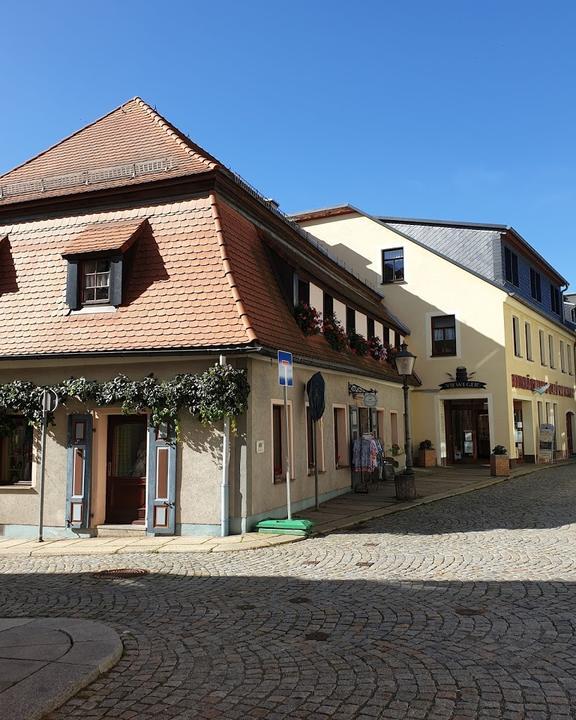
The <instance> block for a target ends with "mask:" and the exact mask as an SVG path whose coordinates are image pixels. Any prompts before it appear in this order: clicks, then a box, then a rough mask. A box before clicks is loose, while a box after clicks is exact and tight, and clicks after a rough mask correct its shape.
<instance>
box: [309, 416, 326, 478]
mask: <svg viewBox="0 0 576 720" xmlns="http://www.w3.org/2000/svg"><path fill="white" fill-rule="evenodd" d="M323 422H324V421H323V418H320V420H317V421H316V422H315V423H314V422H313V421H312V414H311V413H310V406H309V405H308V403H306V450H307V458H308V472H309V473H311V472H314V443H313V442H312V440H313V439H314V440H315V441H316V460H317V463H318V472H324V470H325V467H324V425H323ZM314 430H315V432H314Z"/></svg>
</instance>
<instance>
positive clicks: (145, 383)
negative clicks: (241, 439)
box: [0, 365, 250, 434]
mask: <svg viewBox="0 0 576 720" xmlns="http://www.w3.org/2000/svg"><path fill="white" fill-rule="evenodd" d="M45 387H49V388H50V389H51V390H54V391H55V392H56V394H57V395H58V398H59V401H60V403H61V404H64V405H65V404H66V403H67V402H68V401H70V400H77V401H79V402H81V403H83V404H85V405H88V406H89V407H106V406H111V405H115V406H119V407H120V408H121V410H122V412H123V413H127V414H128V413H138V412H145V411H146V412H150V415H151V422H152V424H153V425H154V426H155V427H158V426H160V425H162V424H164V423H168V424H171V425H172V426H175V427H177V426H178V415H179V413H180V412H181V411H182V410H187V411H188V412H190V413H191V414H192V415H194V416H195V417H197V418H198V419H199V420H200V421H201V422H202V423H205V424H207V423H215V422H219V421H220V420H223V419H224V418H226V417H228V418H230V419H231V420H232V424H233V425H234V422H235V418H237V417H238V416H239V415H242V413H244V412H245V411H246V408H247V407H248V396H249V394H250V385H249V383H248V380H247V377H246V371H245V370H239V369H237V368H233V367H232V366H231V365H215V366H214V367H211V368H209V369H208V370H206V371H204V372H202V373H197V374H191V373H182V374H181V375H176V376H175V377H174V378H172V379H171V380H158V378H156V377H154V375H148V377H145V378H143V379H142V380H130V378H128V377H126V376H125V375H122V374H120V375H117V376H116V377H114V378H112V379H111V380H106V381H103V382H99V381H97V380H87V379H86V378H84V377H81V378H69V379H68V380H64V381H63V382H61V383H58V384H57V385H50V386H40V385H36V384H35V383H32V382H27V381H23V380H14V381H12V382H10V383H7V384H5V385H0V434H1V433H2V432H3V430H4V432H5V431H6V428H8V427H9V426H10V419H9V416H10V415H20V416H23V417H25V418H26V419H27V420H28V422H29V423H30V424H31V425H34V426H39V425H40V424H41V422H42V393H43V391H44V389H45ZM50 421H51V422H53V417H51V418H50Z"/></svg>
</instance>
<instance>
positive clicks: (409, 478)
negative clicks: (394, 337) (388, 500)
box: [394, 343, 416, 500]
mask: <svg viewBox="0 0 576 720" xmlns="http://www.w3.org/2000/svg"><path fill="white" fill-rule="evenodd" d="M415 362H416V356H415V355H412V353H411V352H410V351H409V350H408V346H407V345H406V343H402V345H401V346H400V350H399V352H397V353H396V355H395V356H394V363H395V364H396V370H397V372H398V375H401V376H402V380H403V384H402V390H403V391H404V450H405V452H406V469H405V470H404V471H403V472H402V473H400V474H399V475H397V476H396V478H395V481H396V498H397V499H398V500H414V499H415V498H416V482H415V480H414V463H413V461H412V438H411V437H410V401H409V398H408V378H409V377H410V375H412V373H413V372H414V363H415Z"/></svg>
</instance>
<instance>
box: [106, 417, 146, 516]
mask: <svg viewBox="0 0 576 720" xmlns="http://www.w3.org/2000/svg"><path fill="white" fill-rule="evenodd" d="M146 440H147V418H146V416H145V415H110V416H109V418H108V464H107V480H106V522H107V523H111V524H131V523H133V524H140V525H143V524H144V522H145V519H146V447H147V446H146Z"/></svg>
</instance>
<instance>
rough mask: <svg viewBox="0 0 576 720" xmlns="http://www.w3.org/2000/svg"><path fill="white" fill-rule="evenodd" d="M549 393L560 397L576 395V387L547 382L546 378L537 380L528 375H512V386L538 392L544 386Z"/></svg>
mask: <svg viewBox="0 0 576 720" xmlns="http://www.w3.org/2000/svg"><path fill="white" fill-rule="evenodd" d="M546 385H547V386H548V387H547V388H546V390H545V392H546V394H548V395H559V396H560V397H569V398H573V397H574V388H571V387H566V385H558V383H547V382H544V380H536V379H535V378H531V377H526V376H524V375H512V387H514V388H518V389H519V390H530V391H531V392H536V391H537V390H538V389H539V388H544V387H545V386H546Z"/></svg>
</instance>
